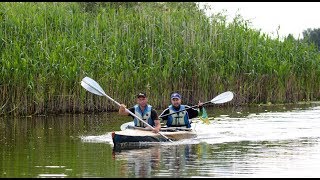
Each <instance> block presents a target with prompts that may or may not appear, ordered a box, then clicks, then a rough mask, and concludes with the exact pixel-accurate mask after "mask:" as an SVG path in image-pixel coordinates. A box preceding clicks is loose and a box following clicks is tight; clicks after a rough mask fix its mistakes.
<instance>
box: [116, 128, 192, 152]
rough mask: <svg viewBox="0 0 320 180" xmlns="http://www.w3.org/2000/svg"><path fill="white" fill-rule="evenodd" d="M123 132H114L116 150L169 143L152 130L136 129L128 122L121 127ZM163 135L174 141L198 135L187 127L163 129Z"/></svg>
mask: <svg viewBox="0 0 320 180" xmlns="http://www.w3.org/2000/svg"><path fill="white" fill-rule="evenodd" d="M120 129H121V131H113V132H112V141H113V145H114V149H115V150H117V149H132V148H143V147H149V146H150V145H152V144H154V143H159V142H167V141H168V140H167V139H166V138H165V137H163V136H162V135H160V134H159V133H154V132H152V130H151V129H146V128H142V127H135V126H134V125H133V122H128V123H125V124H123V125H121V127H120ZM160 132H161V134H163V135H164V136H166V137H168V138H169V139H170V140H172V141H179V140H182V139H190V138H195V137H196V133H195V132H194V131H193V130H192V129H190V128H185V127H161V130H160Z"/></svg>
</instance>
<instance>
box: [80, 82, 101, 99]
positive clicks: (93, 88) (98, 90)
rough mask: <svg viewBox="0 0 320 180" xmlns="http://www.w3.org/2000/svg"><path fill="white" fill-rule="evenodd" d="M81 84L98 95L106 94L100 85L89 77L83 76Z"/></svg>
mask: <svg viewBox="0 0 320 180" xmlns="http://www.w3.org/2000/svg"><path fill="white" fill-rule="evenodd" d="M81 86H82V87H83V88H85V89H86V90H87V91H89V92H91V93H93V94H96V95H99V96H104V95H105V94H106V93H105V92H104V91H103V89H102V88H101V87H100V85H99V84H98V83H97V82H96V81H94V80H93V79H91V78H89V77H85V78H83V79H82V81H81Z"/></svg>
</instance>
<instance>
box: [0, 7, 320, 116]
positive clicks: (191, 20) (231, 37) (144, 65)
mask: <svg viewBox="0 0 320 180" xmlns="http://www.w3.org/2000/svg"><path fill="white" fill-rule="evenodd" d="M0 19H1V21H0V26H1V31H0V33H1V34H0V36H1V39H0V52H1V59H0V71H1V72H0V74H1V76H0V114H1V115H9V114H12V115H34V114H48V113H86V112H104V111H113V110H117V109H118V107H117V106H115V104H114V103H112V102H110V101H109V100H108V99H107V98H105V97H100V96H97V95H94V94H91V93H90V92H87V91H86V90H85V89H84V88H82V87H81V86H80V82H81V80H82V78H84V77H85V76H89V77H91V78H93V79H94V80H96V81H97V82H98V83H99V84H100V86H101V87H102V88H103V89H104V91H105V92H106V94H108V95H109V96H110V97H112V98H114V99H115V100H116V101H118V102H121V103H125V104H126V105H127V106H131V105H133V104H134V103H135V95H136V94H137V93H138V92H139V91H145V92H146V93H147V94H148V95H149V102H150V104H152V105H153V106H154V107H155V108H156V109H159V110H161V109H163V108H165V107H166V106H167V105H168V104H169V103H170V98H169V96H170V93H171V92H173V91H178V92H180V93H181V94H182V96H183V102H184V103H187V104H193V105H194V104H196V103H197V102H198V100H201V101H208V100H211V99H212V98H214V97H215V96H216V95H218V94H220V93H222V92H224V91H229V90H230V91H233V92H234V93H235V94H236V96H235V98H234V100H233V101H231V102H230V103H226V105H247V104H252V103H289V102H297V101H310V100H319V97H320V83H319V82H320V81H319V80H320V79H319V77H320V63H319V52H318V50H317V47H315V46H314V45H308V44H307V43H304V42H302V41H299V40H295V39H293V38H286V39H284V40H283V41H282V40H281V41H280V40H279V39H271V38H270V37H269V36H268V35H266V34H263V33H260V32H259V31H256V30H254V29H251V28H250V26H249V25H248V24H249V23H248V21H246V20H243V19H242V18H241V17H236V18H235V19H234V21H233V22H232V23H230V24H229V23H227V22H226V17H225V16H223V15H221V14H216V15H214V16H213V17H210V18H209V17H206V16H205V14H204V12H203V11H202V10H199V9H198V8H197V5H196V4H195V3H191V2H190V3H177V2H165V3H159V2H150V3H147V2H142V3H120V4H117V3H114V2H113V3H111V2H110V3H108V2H107V3H91V4H90V3H78V2H38V3H35V2H4V3H1V4H0Z"/></svg>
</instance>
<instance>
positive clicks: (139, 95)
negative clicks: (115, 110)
mask: <svg viewBox="0 0 320 180" xmlns="http://www.w3.org/2000/svg"><path fill="white" fill-rule="evenodd" d="M139 97H147V94H146V93H144V92H141V93H139V94H137V98H139Z"/></svg>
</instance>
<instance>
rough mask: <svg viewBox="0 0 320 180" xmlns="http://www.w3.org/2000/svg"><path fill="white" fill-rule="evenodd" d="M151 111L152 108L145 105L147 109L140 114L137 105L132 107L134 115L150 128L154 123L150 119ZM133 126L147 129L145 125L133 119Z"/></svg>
mask: <svg viewBox="0 0 320 180" xmlns="http://www.w3.org/2000/svg"><path fill="white" fill-rule="evenodd" d="M151 109H152V106H150V105H147V107H146V108H145V109H144V111H143V112H141V109H140V107H139V105H138V104H136V105H135V106H134V113H135V115H137V116H138V117H139V118H140V119H142V120H143V121H145V122H147V123H148V124H150V125H151V126H152V127H153V126H154V121H153V120H152V119H151ZM133 121H134V125H135V126H138V127H147V125H145V123H143V122H141V121H140V120H139V119H137V118H136V117H134V119H133Z"/></svg>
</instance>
